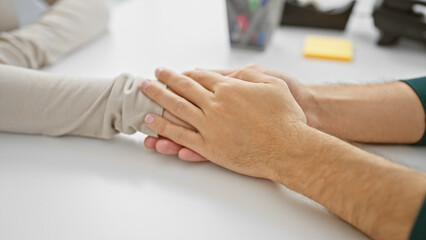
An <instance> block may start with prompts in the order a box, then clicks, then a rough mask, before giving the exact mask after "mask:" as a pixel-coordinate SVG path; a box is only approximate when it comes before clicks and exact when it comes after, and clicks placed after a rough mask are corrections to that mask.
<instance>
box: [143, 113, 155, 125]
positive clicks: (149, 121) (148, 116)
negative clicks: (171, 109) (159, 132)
mask: <svg viewBox="0 0 426 240" xmlns="http://www.w3.org/2000/svg"><path fill="white" fill-rule="evenodd" d="M153 122H154V116H152V115H147V116H146V117H145V123H146V124H147V125H149V124H151V123H153Z"/></svg>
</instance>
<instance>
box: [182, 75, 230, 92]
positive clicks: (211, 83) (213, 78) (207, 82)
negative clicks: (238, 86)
mask: <svg viewBox="0 0 426 240" xmlns="http://www.w3.org/2000/svg"><path fill="white" fill-rule="evenodd" d="M183 74H184V75H186V76H188V77H190V78H192V79H193V80H194V81H196V82H198V83H199V84H201V85H202V86H203V87H205V88H206V89H208V90H210V91H212V92H214V90H215V85H216V84H217V83H219V82H223V81H225V80H226V79H225V78H224V77H223V76H222V75H221V74H219V73H216V72H212V71H207V70H193V71H187V72H184V73H183Z"/></svg>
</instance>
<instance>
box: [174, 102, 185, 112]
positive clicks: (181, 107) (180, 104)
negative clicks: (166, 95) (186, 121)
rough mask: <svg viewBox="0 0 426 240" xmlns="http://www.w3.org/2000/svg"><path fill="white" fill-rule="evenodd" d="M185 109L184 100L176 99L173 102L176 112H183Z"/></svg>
mask: <svg viewBox="0 0 426 240" xmlns="http://www.w3.org/2000/svg"><path fill="white" fill-rule="evenodd" d="M185 110H186V105H185V103H184V102H182V101H178V102H176V103H175V106H174V111H175V113H176V114H181V113H184V112H185Z"/></svg>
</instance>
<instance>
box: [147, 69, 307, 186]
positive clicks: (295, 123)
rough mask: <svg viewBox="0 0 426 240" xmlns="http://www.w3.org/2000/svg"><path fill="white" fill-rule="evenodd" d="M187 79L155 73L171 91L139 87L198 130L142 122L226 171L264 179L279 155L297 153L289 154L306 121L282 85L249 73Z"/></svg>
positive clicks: (155, 120) (198, 74)
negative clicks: (229, 170)
mask: <svg viewBox="0 0 426 240" xmlns="http://www.w3.org/2000/svg"><path fill="white" fill-rule="evenodd" d="M185 75H186V76H184V75H180V74H176V73H174V72H172V71H170V70H166V69H165V70H161V69H160V70H157V71H156V76H157V78H158V79H159V80H160V81H162V82H163V83H165V84H166V85H168V87H169V88H170V89H171V90H172V91H173V92H172V91H169V90H166V89H163V88H161V87H159V86H157V85H155V84H151V83H150V82H149V81H146V82H144V84H142V87H141V88H142V91H143V92H144V93H145V94H146V95H147V96H148V97H150V98H151V99H153V100H154V101H156V102H158V103H159V104H160V105H161V106H163V107H164V108H165V109H166V110H167V111H170V112H171V113H172V114H173V115H175V116H176V117H178V118H180V119H182V120H183V121H185V122H187V123H189V124H190V125H192V126H194V127H195V129H196V131H194V130H190V129H187V128H184V127H181V126H178V125H176V124H173V123H171V122H170V121H168V120H166V119H164V118H162V117H160V116H155V115H152V114H150V115H148V116H147V118H146V121H145V122H146V124H147V126H148V127H150V128H151V129H152V130H154V131H155V132H157V133H158V134H159V135H161V136H164V137H166V138H168V139H170V140H172V141H174V142H176V143H177V144H180V145H182V146H185V147H186V148H189V149H193V150H194V151H195V152H197V153H199V154H200V155H202V156H204V157H206V158H207V159H209V160H210V161H212V162H214V163H216V164H218V165H221V166H223V167H225V168H228V169H231V170H233V171H236V172H239V173H242V174H246V175H250V176H255V177H262V178H268V179H274V176H275V174H274V171H276V170H277V169H276V167H275V166H276V165H277V162H279V161H282V158H281V156H278V155H277V153H280V152H281V153H283V154H284V155H285V156H287V157H292V156H296V155H298V154H299V153H298V152H297V151H296V152H293V150H294V149H297V148H296V147H295V146H297V144H298V143H299V141H300V139H303V136H304V135H303V131H304V130H306V129H307V128H308V127H307V125H306V117H305V114H304V113H303V111H302V109H301V108H300V106H299V105H298V104H297V102H296V100H295V99H294V97H293V96H292V94H291V92H290V90H289V88H288V85H287V84H286V83H285V82H284V81H281V80H280V79H278V78H276V77H273V76H270V75H267V74H264V73H261V72H259V71H256V70H253V69H250V68H245V69H242V70H239V71H237V72H234V73H232V74H231V75H230V76H223V75H221V74H218V73H214V72H210V71H204V70H196V71H189V72H187V73H185ZM236 78H237V79H236ZM240 79H241V80H243V81H241V80H240ZM175 93H176V94H175ZM283 146H285V147H284V148H283Z"/></svg>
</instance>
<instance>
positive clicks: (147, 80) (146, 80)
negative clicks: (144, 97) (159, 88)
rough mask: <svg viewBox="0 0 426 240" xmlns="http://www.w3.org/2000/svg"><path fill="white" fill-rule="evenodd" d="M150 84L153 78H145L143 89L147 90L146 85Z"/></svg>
mask: <svg viewBox="0 0 426 240" xmlns="http://www.w3.org/2000/svg"><path fill="white" fill-rule="evenodd" d="M150 84H151V80H149V79H145V80H144V81H143V82H142V86H141V88H142V90H145V88H146V87H148V86H149V85H150Z"/></svg>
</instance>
